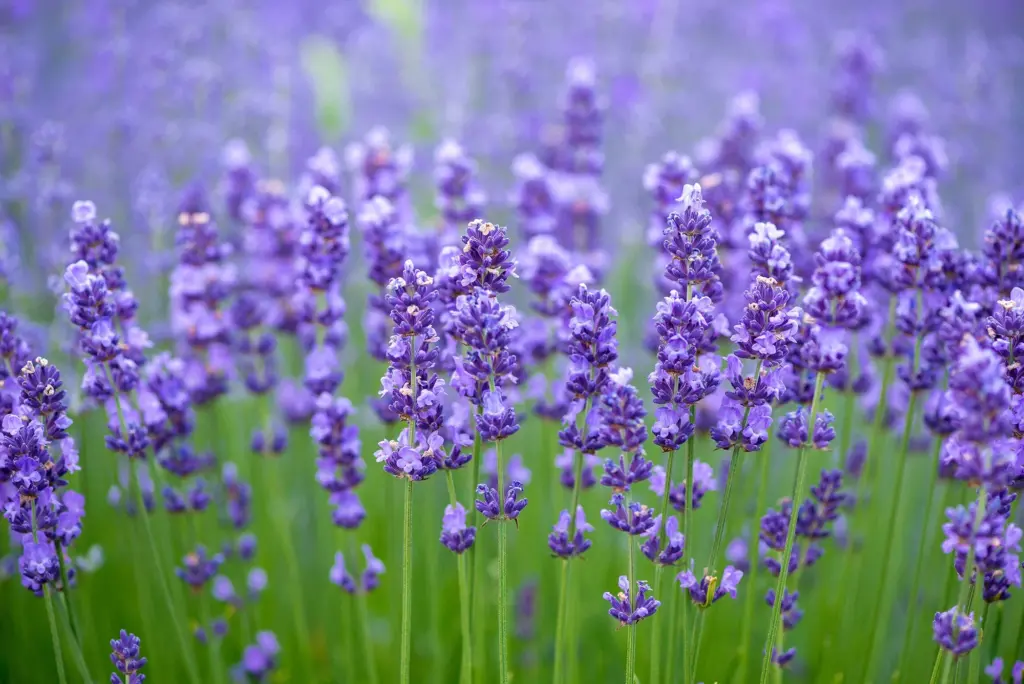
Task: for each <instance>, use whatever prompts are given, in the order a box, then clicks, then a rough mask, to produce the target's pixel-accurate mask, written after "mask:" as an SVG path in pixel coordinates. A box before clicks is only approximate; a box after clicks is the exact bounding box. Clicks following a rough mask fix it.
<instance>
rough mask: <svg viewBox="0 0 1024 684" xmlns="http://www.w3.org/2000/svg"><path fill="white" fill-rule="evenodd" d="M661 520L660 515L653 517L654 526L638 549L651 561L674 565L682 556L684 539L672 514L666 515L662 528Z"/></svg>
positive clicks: (677, 520) (677, 521)
mask: <svg viewBox="0 0 1024 684" xmlns="http://www.w3.org/2000/svg"><path fill="white" fill-rule="evenodd" d="M661 522H662V521H661V516H660V515H659V516H658V517H656V518H655V519H654V526H653V527H652V528H651V530H650V532H649V533H648V536H647V541H645V542H644V543H643V545H641V547H640V550H641V551H642V552H643V554H644V556H646V557H647V558H648V559H649V560H650V561H651V562H652V563H656V564H658V565H675V564H676V563H678V562H679V560H680V559H681V558H682V557H683V549H684V547H685V545H686V539H685V537H683V533H682V532H680V531H679V519H678V518H676V517H675V516H674V515H673V516H669V517H668V520H667V522H666V523H665V526H664V530H662V525H661Z"/></svg>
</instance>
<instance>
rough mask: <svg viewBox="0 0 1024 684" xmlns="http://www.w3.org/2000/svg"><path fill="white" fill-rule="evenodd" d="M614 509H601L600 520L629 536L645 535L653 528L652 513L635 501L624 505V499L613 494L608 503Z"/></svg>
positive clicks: (620, 495) (617, 494) (619, 495)
mask: <svg viewBox="0 0 1024 684" xmlns="http://www.w3.org/2000/svg"><path fill="white" fill-rule="evenodd" d="M609 504H610V505H611V506H614V509H612V510H609V509H604V508H603V509H601V519H602V520H604V521H605V522H606V523H608V524H609V525H611V526H612V527H614V528H615V529H617V530H619V531H620V532H625V533H626V534H628V535H631V536H637V535H642V534H647V533H648V532H649V531H650V530H651V529H652V528H653V527H654V511H653V510H651V509H650V508H648V507H647V506H644V505H641V504H640V503H637V502H636V501H633V502H631V503H630V504H629V505H628V506H627V505H626V497H624V496H623V495H622V494H619V493H615V494H613V495H612V498H611V500H610V501H609Z"/></svg>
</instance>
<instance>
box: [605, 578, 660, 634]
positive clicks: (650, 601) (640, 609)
mask: <svg viewBox="0 0 1024 684" xmlns="http://www.w3.org/2000/svg"><path fill="white" fill-rule="evenodd" d="M650 590H651V587H650V585H648V584H647V582H644V581H643V580H640V581H638V582H637V583H636V595H634V594H633V591H632V588H631V587H630V585H629V578H628V577H626V576H625V575H622V576H621V577H619V593H618V594H612V593H611V592H608V591H606V592H604V600H605V601H607V602H608V603H610V604H611V608H609V609H608V614H609V615H611V616H612V617H613V618H615V619H616V620H618V622H619V624H620V625H623V626H626V625H633V624H636V623H637V622H640V621H641V620H643V619H644V618H648V617H650V616H652V615H654V614H655V613H656V612H657V611H658V608H660V607H661V601H659V600H657V599H655V598H654V597H652V596H648V595H647V593H648V592H649V591H650Z"/></svg>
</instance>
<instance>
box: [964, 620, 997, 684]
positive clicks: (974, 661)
mask: <svg viewBox="0 0 1024 684" xmlns="http://www.w3.org/2000/svg"><path fill="white" fill-rule="evenodd" d="M982 603H983V605H982V606H981V619H980V620H979V621H978V645H977V646H975V647H974V648H973V649H972V650H971V655H970V670H969V676H968V679H967V681H969V682H970V683H971V684H978V679H979V677H980V676H981V645H982V644H983V643H984V642H985V627H986V621H987V619H988V608H989V606H990V605H992V604H990V603H989V602H988V601H983V602H982Z"/></svg>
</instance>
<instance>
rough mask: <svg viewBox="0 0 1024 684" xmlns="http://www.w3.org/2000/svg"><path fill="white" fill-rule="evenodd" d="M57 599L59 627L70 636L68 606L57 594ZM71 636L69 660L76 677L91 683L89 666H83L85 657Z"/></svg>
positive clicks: (62, 596)
mask: <svg viewBox="0 0 1024 684" xmlns="http://www.w3.org/2000/svg"><path fill="white" fill-rule="evenodd" d="M57 598H58V599H60V600H59V601H58V602H57V605H58V606H59V610H58V611H57V614H58V616H59V617H60V618H61V627H63V628H64V631H65V633H67V634H68V635H71V621H70V619H69V617H68V610H67V608H68V606H67V603H66V602H65V601H64V595H63V594H60V593H58V594H57ZM71 636H72V638H71V648H70V651H71V660H72V661H73V662H74V663H75V668H76V669H77V670H78V676H79V677H81V678H82V681H83V682H91V681H92V677H91V676H90V675H89V666H88V665H86V664H85V656H83V655H82V647H81V645H80V644H79V643H78V642H77V641H76V640H75V638H74V636H73V635H71Z"/></svg>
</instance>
